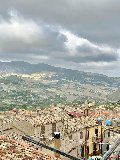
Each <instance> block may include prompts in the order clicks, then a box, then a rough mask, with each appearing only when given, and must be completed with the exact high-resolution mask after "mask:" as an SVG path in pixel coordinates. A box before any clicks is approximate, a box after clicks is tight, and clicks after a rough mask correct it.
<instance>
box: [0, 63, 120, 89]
mask: <svg viewBox="0 0 120 160" xmlns="http://www.w3.org/2000/svg"><path fill="white" fill-rule="evenodd" d="M41 71H43V72H44V71H45V72H55V73H56V76H54V77H52V78H53V79H54V80H55V79H57V80H58V79H59V80H61V79H66V80H70V81H75V82H77V81H78V82H80V83H82V84H84V83H85V84H93V85H103V86H110V87H118V88H119V87H120V77H107V76H105V75H102V74H97V73H88V72H82V71H78V70H71V69H65V68H60V67H54V66H51V65H48V64H44V63H39V64H30V63H27V62H24V61H11V62H0V73H1V74H3V73H17V74H32V73H39V72H41Z"/></svg>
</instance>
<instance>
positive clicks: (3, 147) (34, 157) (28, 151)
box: [0, 136, 60, 160]
mask: <svg viewBox="0 0 120 160" xmlns="http://www.w3.org/2000/svg"><path fill="white" fill-rule="evenodd" d="M0 156H1V158H0V159H1V160H5V159H7V160H8V159H9V160H10V159H11V160H60V159H58V158H55V157H52V156H49V155H47V154H46V153H43V152H42V151H40V150H36V149H34V148H33V147H31V146H29V145H28V144H26V143H25V142H24V141H22V140H21V141H17V140H13V139H11V138H8V137H5V136H0Z"/></svg>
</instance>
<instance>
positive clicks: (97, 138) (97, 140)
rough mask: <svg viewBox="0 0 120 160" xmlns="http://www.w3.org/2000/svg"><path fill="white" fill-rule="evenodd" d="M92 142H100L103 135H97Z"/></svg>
mask: <svg viewBox="0 0 120 160" xmlns="http://www.w3.org/2000/svg"><path fill="white" fill-rule="evenodd" d="M92 142H93V143H100V142H101V137H97V136H94V137H92Z"/></svg>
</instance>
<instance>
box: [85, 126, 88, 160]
mask: <svg viewBox="0 0 120 160" xmlns="http://www.w3.org/2000/svg"><path fill="white" fill-rule="evenodd" d="M87 138H88V135H87V127H86V135H85V159H86V160H87Z"/></svg>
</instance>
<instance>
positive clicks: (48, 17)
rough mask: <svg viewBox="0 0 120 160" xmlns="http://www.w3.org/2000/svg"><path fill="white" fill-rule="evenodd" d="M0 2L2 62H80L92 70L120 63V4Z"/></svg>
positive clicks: (103, 0) (115, 0) (106, 0)
mask: <svg viewBox="0 0 120 160" xmlns="http://www.w3.org/2000/svg"><path fill="white" fill-rule="evenodd" d="M0 4H1V5H0V58H1V59H16V60H17V59H21V60H22V59H23V60H26V61H27V60H28V61H30V59H31V58H32V61H34V62H39V61H40V60H42V61H45V62H49V63H51V62H52V63H53V64H55V62H54V61H61V62H60V63H63V66H65V65H67V66H69V64H70V63H74V65H75V64H76V65H77V66H78V65H80V66H81V64H82V67H83V69H84V68H85V66H84V65H83V63H84V64H85V65H86V66H87V64H88V63H89V62H90V64H92V65H93V68H92V69H94V68H95V69H96V67H100V66H104V65H107V66H108V67H110V66H113V64H114V65H115V62H117V63H119V62H120V61H119V57H120V50H119V48H120V46H119V44H120V29H119V26H120V20H119V15H120V1H119V0H97V1H96V0H59V1H56V0H9V1H8V0H4V1H3V0H0ZM94 62H95V63H94ZM103 62H106V63H104V64H103ZM68 63H69V64H68ZM96 63H97V64H98V63H99V65H98V66H97V64H96ZM58 64H59V63H58ZM109 64H110V65H109ZM70 66H71V64H70ZM78 68H79V67H78ZM111 68H112V67H111ZM87 69H89V65H88V68H87ZM87 69H86V68H85V70H87ZM96 71H97V69H96Z"/></svg>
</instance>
